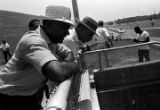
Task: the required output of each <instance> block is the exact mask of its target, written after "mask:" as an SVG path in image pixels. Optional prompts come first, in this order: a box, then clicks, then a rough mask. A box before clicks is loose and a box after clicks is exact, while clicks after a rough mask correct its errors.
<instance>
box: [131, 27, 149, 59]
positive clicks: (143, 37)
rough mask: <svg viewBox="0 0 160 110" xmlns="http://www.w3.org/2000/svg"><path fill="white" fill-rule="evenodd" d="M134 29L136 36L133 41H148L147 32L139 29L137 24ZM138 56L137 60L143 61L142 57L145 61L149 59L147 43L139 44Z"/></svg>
mask: <svg viewBox="0 0 160 110" xmlns="http://www.w3.org/2000/svg"><path fill="white" fill-rule="evenodd" d="M134 31H135V32H136V33H137V36H138V37H137V38H136V39H133V41H134V42H137V43H145V42H149V41H150V39H149V33H148V32H147V31H144V30H141V28H140V27H139V26H135V27H134ZM138 57H139V62H143V60H144V58H145V60H146V61H150V56H149V45H144V46H140V47H139V48H138Z"/></svg>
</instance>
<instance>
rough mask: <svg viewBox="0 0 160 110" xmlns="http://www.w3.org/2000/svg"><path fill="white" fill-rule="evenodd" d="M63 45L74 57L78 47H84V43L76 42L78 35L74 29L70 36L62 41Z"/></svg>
mask: <svg viewBox="0 0 160 110" xmlns="http://www.w3.org/2000/svg"><path fill="white" fill-rule="evenodd" d="M63 44H64V45H66V46H67V47H68V48H70V49H71V50H72V51H73V52H74V54H75V55H76V54H77V52H78V50H79V47H80V46H83V45H84V43H82V42H81V41H79V40H78V35H77V32H76V30H75V29H73V30H72V32H71V34H70V35H69V36H67V37H66V38H65V39H64V40H63Z"/></svg>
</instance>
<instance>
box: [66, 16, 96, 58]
mask: <svg viewBox="0 0 160 110" xmlns="http://www.w3.org/2000/svg"><path fill="white" fill-rule="evenodd" d="M97 27H98V23H97V22H96V21H95V20H94V19H92V18H91V17H84V18H83V20H82V21H79V23H78V24H77V25H76V27H75V28H74V29H72V30H71V32H70V33H71V34H70V35H69V36H67V37H66V38H65V39H64V40H63V44H64V45H66V46H67V47H69V48H70V49H71V50H72V51H73V52H74V54H75V55H76V56H77V52H78V51H79V49H80V48H83V47H84V48H85V47H86V48H87V47H88V46H86V45H85V43H86V42H89V41H90V40H92V38H93V35H94V34H96V32H95V31H96V29H97ZM84 50H85V49H84Z"/></svg>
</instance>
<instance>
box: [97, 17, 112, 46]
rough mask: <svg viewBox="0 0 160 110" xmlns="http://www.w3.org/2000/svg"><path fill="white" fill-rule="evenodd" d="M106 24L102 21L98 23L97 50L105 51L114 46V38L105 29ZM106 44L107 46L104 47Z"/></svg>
mask: <svg viewBox="0 0 160 110" xmlns="http://www.w3.org/2000/svg"><path fill="white" fill-rule="evenodd" d="M103 25H104V23H103V21H102V20H100V21H99V22H98V28H97V30H96V33H97V35H98V36H95V39H96V40H97V43H98V44H97V49H104V48H109V47H110V46H113V43H112V40H111V39H112V38H111V36H110V35H109V32H108V30H107V29H106V28H105V27H103ZM104 44H105V45H104Z"/></svg>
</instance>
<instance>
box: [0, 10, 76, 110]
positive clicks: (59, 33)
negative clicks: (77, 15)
mask: <svg viewBox="0 0 160 110" xmlns="http://www.w3.org/2000/svg"><path fill="white" fill-rule="evenodd" d="M53 11H54V10H51V9H49V10H46V14H45V16H41V22H42V24H41V25H39V27H38V28H37V29H36V30H35V31H28V32H26V33H25V34H24V35H23V36H22V38H21V39H20V41H19V42H18V44H17V46H16V49H15V52H14V54H13V56H12V58H11V59H10V60H9V61H8V63H7V64H6V65H4V66H2V67H1V68H0V99H1V100H0V109H2V110H40V108H41V105H40V104H41V103H40V102H39V101H41V100H40V99H39V98H42V97H43V96H38V97H37V93H38V92H39V90H41V88H43V87H44V85H45V84H46V81H47V80H48V79H49V80H51V81H53V82H57V83H61V82H62V81H64V80H66V79H68V78H69V77H71V76H72V75H74V74H76V73H78V72H79V66H78V64H77V63H76V62H75V58H74V55H73V52H72V51H71V50H70V49H69V48H67V47H66V46H65V45H63V44H61V43H62V42H63V40H64V37H65V36H66V35H68V34H69V32H68V29H69V28H70V26H72V25H74V24H73V23H72V22H71V21H70V20H67V19H64V18H63V19H62V18H55V17H54V15H52V12H53ZM38 95H39V93H38Z"/></svg>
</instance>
